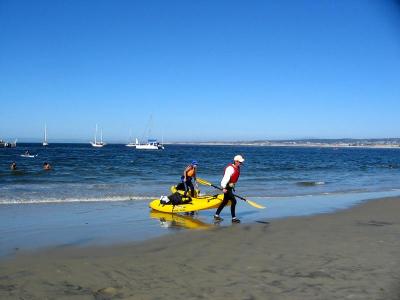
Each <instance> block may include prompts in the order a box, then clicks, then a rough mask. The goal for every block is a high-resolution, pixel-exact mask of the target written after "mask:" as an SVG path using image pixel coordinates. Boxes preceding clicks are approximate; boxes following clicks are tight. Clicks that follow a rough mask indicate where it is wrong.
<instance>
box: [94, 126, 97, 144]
mask: <svg viewBox="0 0 400 300" xmlns="http://www.w3.org/2000/svg"><path fill="white" fill-rule="evenodd" d="M94 143H95V144H97V124H96V132H95V134H94Z"/></svg>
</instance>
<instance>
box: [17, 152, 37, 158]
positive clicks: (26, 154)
mask: <svg viewBox="0 0 400 300" xmlns="http://www.w3.org/2000/svg"><path fill="white" fill-rule="evenodd" d="M20 156H21V157H27V158H35V157H36V156H38V155H37V154H30V153H29V151H25V153H24V154H21V155H20Z"/></svg>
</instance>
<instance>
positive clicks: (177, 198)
mask: <svg viewBox="0 0 400 300" xmlns="http://www.w3.org/2000/svg"><path fill="white" fill-rule="evenodd" d="M168 199H169V200H170V202H171V204H172V205H178V204H182V202H183V201H182V195H181V194H179V193H178V192H176V193H173V194H172V195H169V196H168Z"/></svg>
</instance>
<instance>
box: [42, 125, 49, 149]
mask: <svg viewBox="0 0 400 300" xmlns="http://www.w3.org/2000/svg"><path fill="white" fill-rule="evenodd" d="M42 145H43V146H48V145H49V143H48V142H47V124H46V123H45V124H44V141H43V143H42Z"/></svg>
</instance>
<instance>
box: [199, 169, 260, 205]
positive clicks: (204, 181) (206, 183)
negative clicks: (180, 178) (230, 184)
mask: <svg viewBox="0 0 400 300" xmlns="http://www.w3.org/2000/svg"><path fill="white" fill-rule="evenodd" d="M197 182H198V183H200V184H203V185H208V186H212V187H213V188H216V189H218V190H220V191H222V188H220V187H219V186H216V185H213V184H212V183H211V182H208V181H207V180H204V179H201V178H198V177H197ZM233 195H234V196H235V197H238V198H239V199H241V200H243V201H245V202H247V203H248V204H250V205H251V206H254V207H255V208H260V209H262V208H265V206H262V205H260V204H258V203H256V202H254V201H250V200H247V199H246V198H243V197H240V196H239V195H236V194H233Z"/></svg>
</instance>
